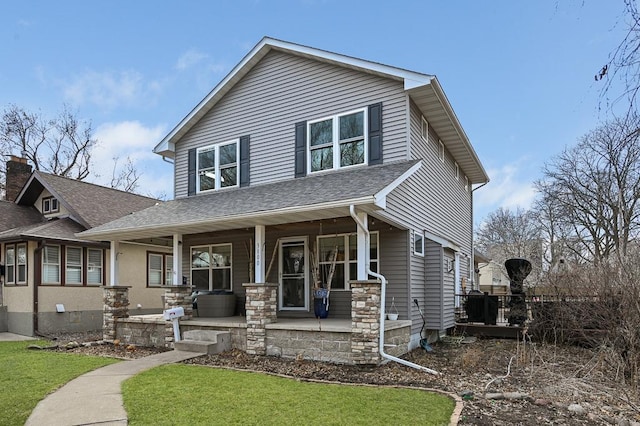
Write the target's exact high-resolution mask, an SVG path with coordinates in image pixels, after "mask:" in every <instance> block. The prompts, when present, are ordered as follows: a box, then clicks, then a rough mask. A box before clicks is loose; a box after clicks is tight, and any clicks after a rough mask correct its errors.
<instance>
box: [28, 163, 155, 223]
mask: <svg viewBox="0 0 640 426" xmlns="http://www.w3.org/2000/svg"><path fill="white" fill-rule="evenodd" d="M38 183H40V184H41V185H42V187H44V188H46V189H47V190H48V191H49V192H50V193H51V194H52V195H53V196H55V197H56V198H57V199H58V200H59V202H60V203H62V204H63V205H64V206H65V207H66V208H67V209H68V210H69V211H70V212H72V216H73V217H74V219H76V220H77V221H79V222H80V223H82V224H83V225H85V226H86V227H87V228H93V227H95V226H98V225H101V224H103V223H107V222H110V221H112V220H115V219H118V218H120V217H122V216H126V215H128V214H130V213H133V212H135V211H138V210H142V209H145V208H147V207H151V206H153V205H155V204H156V203H157V202H158V200H156V199H153V198H149V197H144V196H142V195H137V194H132V193H130V192H124V191H120V190H117V189H112V188H107V187H104V186H100V185H95V184H92V183H88V182H82V181H79V180H75V179H69V178H65V177H61V176H57V175H52V174H49V173H43V172H41V171H36V172H34V174H33V177H32V180H31V182H30V183H29V184H28V185H29V186H31V185H33V186H34V188H33V190H31V189H30V188H27V193H28V192H29V191H32V194H31V195H30V196H29V195H28V194H27V193H24V194H22V195H21V197H20V198H19V202H20V204H33V202H34V201H35V199H34V197H35V198H37V197H38V195H39V194H40V192H41V190H42V188H38V187H39V185H38ZM38 189H40V190H38ZM36 193H37V194H36Z"/></svg>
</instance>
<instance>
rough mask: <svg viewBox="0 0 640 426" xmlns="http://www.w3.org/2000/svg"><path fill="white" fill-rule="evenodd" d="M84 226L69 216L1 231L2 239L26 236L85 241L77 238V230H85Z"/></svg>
mask: <svg viewBox="0 0 640 426" xmlns="http://www.w3.org/2000/svg"><path fill="white" fill-rule="evenodd" d="M84 230H85V228H84V226H82V225H80V224H79V223H77V222H75V221H74V220H73V219H70V218H68V217H65V218H61V219H51V220H48V221H46V222H40V223H37V224H33V225H26V226H21V227H17V228H13V229H9V230H7V231H4V232H0V241H3V240H4V241H6V240H12V239H17V238H20V239H24V238H28V239H29V238H44V239H54V240H67V241H84V240H82V239H80V238H77V237H76V236H75V234H76V233H77V232H81V231H84Z"/></svg>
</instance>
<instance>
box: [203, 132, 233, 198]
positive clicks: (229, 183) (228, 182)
mask: <svg viewBox="0 0 640 426" xmlns="http://www.w3.org/2000/svg"><path fill="white" fill-rule="evenodd" d="M238 142H239V141H238V139H236V140H234V141H231V142H225V143H220V144H216V145H209V146H206V147H203V148H198V149H197V155H196V159H197V164H196V170H197V180H196V182H197V183H196V184H197V192H204V191H210V190H217V189H221V188H229V187H234V186H238V158H239V157H240V151H239V147H240V144H239V143H238Z"/></svg>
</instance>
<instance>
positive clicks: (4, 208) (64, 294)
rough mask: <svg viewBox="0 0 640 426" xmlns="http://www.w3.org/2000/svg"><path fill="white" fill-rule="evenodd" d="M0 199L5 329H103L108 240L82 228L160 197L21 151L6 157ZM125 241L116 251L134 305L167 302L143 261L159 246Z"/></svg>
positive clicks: (152, 307)
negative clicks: (58, 171) (67, 174)
mask: <svg viewBox="0 0 640 426" xmlns="http://www.w3.org/2000/svg"><path fill="white" fill-rule="evenodd" d="M6 179H7V182H6V187H7V191H6V198H7V199H6V200H3V201H0V331H9V332H12V333H16V334H23V335H28V336H32V335H34V334H48V333H58V332H78V331H93V330H101V329H102V325H103V324H102V323H103V304H104V302H103V290H102V289H103V287H104V285H105V283H107V282H108V281H109V280H110V270H109V268H108V262H107V260H106V259H108V258H109V257H110V251H109V245H108V244H105V243H101V242H95V241H91V240H86V239H83V238H79V237H77V236H76V234H77V233H79V232H81V231H84V230H86V229H89V228H91V227H93V226H97V225H101V224H103V223H106V222H109V221H111V220H114V219H117V218H119V217H122V216H126V215H128V214H130V213H132V212H134V211H136V210H141V209H144V208H147V207H150V206H153V205H154V204H156V203H157V202H158V200H155V199H152V198H148V197H143V196H140V195H136V194H132V193H128V192H123V191H118V190H115V189H111V188H106V187H103V186H98V185H94V184H90V183H86V182H81V181H78V180H74V179H68V178H64V177H60V176H56V175H52V174H49V173H43V172H41V171H34V172H32V170H31V166H30V165H29V164H28V163H27V160H26V159H24V158H18V157H12V158H11V159H10V160H9V161H8V162H7V174H6ZM153 243H154V244H153V245H149V244H144V243H143V242H138V243H137V244H135V245H134V244H123V245H121V246H120V249H119V252H118V256H119V257H120V260H121V263H122V268H121V270H120V271H119V272H120V274H121V277H122V279H123V281H124V282H127V283H130V284H131V291H130V293H129V296H130V302H131V303H132V304H133V306H134V309H133V310H132V311H133V312H139V313H141V314H142V313H154V312H160V311H161V309H162V299H161V296H162V294H163V293H164V289H163V288H162V284H163V283H164V282H163V281H162V280H157V279H155V277H154V271H153V270H150V269H146V268H144V267H143V268H140V267H139V265H141V264H142V265H144V264H145V262H146V259H147V257H148V255H147V252H148V251H150V249H151V251H152V252H153V253H156V254H158V253H159V255H161V256H170V253H171V248H170V241H168V246H167V245H165V246H164V247H162V246H161V245H159V244H158V242H157V241H154V242H153Z"/></svg>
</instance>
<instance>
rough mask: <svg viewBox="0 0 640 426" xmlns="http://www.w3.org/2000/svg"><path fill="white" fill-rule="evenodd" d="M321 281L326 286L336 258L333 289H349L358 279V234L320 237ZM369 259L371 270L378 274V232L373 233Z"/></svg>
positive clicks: (332, 281) (332, 282)
mask: <svg viewBox="0 0 640 426" xmlns="http://www.w3.org/2000/svg"><path fill="white" fill-rule="evenodd" d="M317 247H318V248H319V250H318V251H319V262H318V263H319V266H320V279H321V280H322V283H323V285H325V286H326V284H327V281H328V279H329V274H330V271H331V265H332V263H333V259H334V256H335V260H336V263H335V270H334V273H333V279H332V280H331V289H332V290H335V289H338V290H343V289H344V290H346V289H349V281H350V280H355V279H357V278H358V241H357V236H356V234H337V235H323V236H318V241H317ZM369 258H370V266H371V270H372V271H374V272H378V262H379V257H378V232H372V233H371V238H370V248H369Z"/></svg>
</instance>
